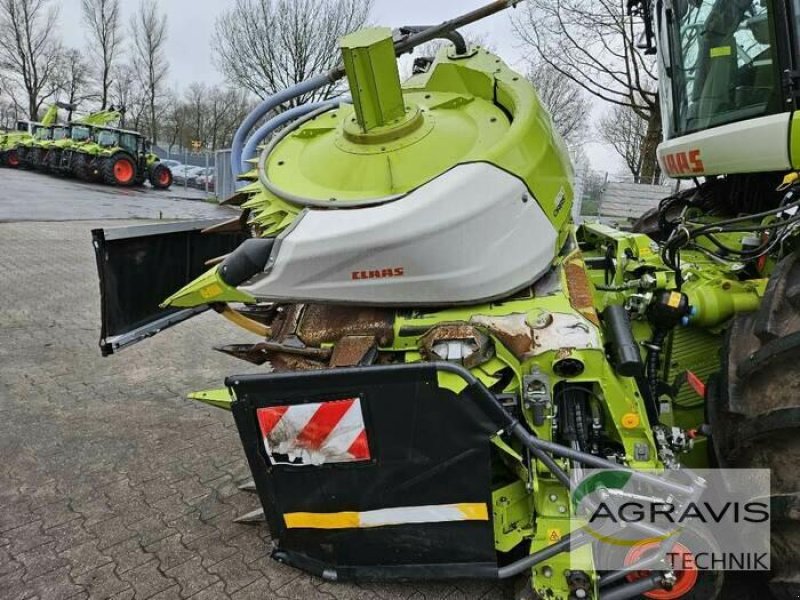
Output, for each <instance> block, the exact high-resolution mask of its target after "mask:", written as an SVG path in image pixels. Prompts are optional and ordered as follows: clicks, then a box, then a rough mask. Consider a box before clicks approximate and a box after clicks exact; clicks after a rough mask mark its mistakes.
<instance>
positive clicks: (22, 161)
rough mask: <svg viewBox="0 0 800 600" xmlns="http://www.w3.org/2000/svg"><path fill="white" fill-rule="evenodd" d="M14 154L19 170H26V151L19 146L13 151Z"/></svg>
mask: <svg viewBox="0 0 800 600" xmlns="http://www.w3.org/2000/svg"><path fill="white" fill-rule="evenodd" d="M14 152H16V153H17V159H18V160H19V167H20V168H21V169H27V168H28V149H27V148H25V147H23V146H20V147H19V148H17V149H15V150H14Z"/></svg>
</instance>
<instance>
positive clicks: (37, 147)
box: [17, 125, 55, 171]
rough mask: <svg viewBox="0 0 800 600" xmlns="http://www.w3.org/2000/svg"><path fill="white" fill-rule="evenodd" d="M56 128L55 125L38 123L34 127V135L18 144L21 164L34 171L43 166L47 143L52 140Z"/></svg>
mask: <svg viewBox="0 0 800 600" xmlns="http://www.w3.org/2000/svg"><path fill="white" fill-rule="evenodd" d="M54 129H55V126H54V125H38V126H36V127H34V130H33V135H32V136H30V137H28V138H26V139H23V140H21V141H20V142H19V143H18V144H17V153H18V154H19V160H20V166H22V167H23V168H25V169H32V170H34V171H35V170H38V169H39V168H41V165H42V159H43V158H44V154H45V145H46V144H48V143H49V142H50V141H52V139H53V131H54Z"/></svg>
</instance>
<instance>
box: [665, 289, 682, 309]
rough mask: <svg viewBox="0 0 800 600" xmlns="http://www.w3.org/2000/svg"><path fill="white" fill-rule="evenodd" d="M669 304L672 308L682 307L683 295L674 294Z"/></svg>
mask: <svg viewBox="0 0 800 600" xmlns="http://www.w3.org/2000/svg"><path fill="white" fill-rule="evenodd" d="M667 304H668V305H669V306H670V307H672V308H678V307H679V306H680V305H681V295H680V294H679V293H678V292H672V293H671V294H670V295H669V300H667Z"/></svg>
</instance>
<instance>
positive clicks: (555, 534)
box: [547, 529, 561, 544]
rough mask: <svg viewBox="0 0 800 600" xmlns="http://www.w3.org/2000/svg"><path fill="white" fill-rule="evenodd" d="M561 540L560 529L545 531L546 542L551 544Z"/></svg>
mask: <svg viewBox="0 0 800 600" xmlns="http://www.w3.org/2000/svg"><path fill="white" fill-rule="evenodd" d="M560 539H561V530H560V529H548V530H547V541H548V542H550V543H551V544H553V543H555V542H557V541H559V540H560Z"/></svg>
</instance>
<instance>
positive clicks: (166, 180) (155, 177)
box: [150, 163, 172, 190]
mask: <svg viewBox="0 0 800 600" xmlns="http://www.w3.org/2000/svg"><path fill="white" fill-rule="evenodd" d="M150 185H152V186H153V189H156V190H166V189H169V187H170V186H171V185H172V171H170V169H169V167H168V166H167V165H162V164H161V163H156V164H154V165H153V168H152V169H150Z"/></svg>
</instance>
